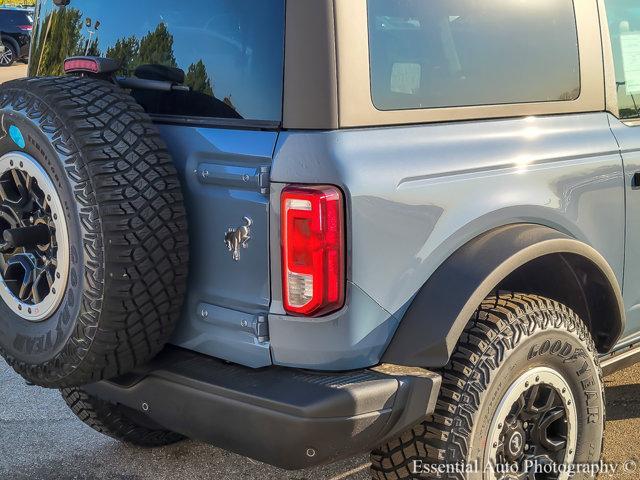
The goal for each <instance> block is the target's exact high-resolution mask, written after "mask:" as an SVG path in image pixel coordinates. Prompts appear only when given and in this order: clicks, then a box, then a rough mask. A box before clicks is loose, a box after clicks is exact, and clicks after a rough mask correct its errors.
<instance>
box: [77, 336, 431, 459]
mask: <svg viewBox="0 0 640 480" xmlns="http://www.w3.org/2000/svg"><path fill="white" fill-rule="evenodd" d="M440 381H441V378H440V376H439V375H437V374H435V373H431V372H428V371H424V370H419V371H418V370H413V371H411V374H407V372H404V371H402V370H400V371H398V372H397V373H393V374H386V373H381V372H378V371H372V370H360V371H356V372H349V373H344V374H334V373H332V374H329V375H326V374H317V373H309V372H304V371H300V370H292V369H286V368H280V367H267V368H263V369H260V370H255V369H250V368H246V367H241V366H238V365H231V364H228V363H224V362H222V361H219V360H217V359H214V358H212V357H207V356H204V355H200V354H196V353H193V352H190V351H186V350H181V349H176V348H168V349H166V350H165V351H164V352H163V353H162V354H161V355H159V356H158V357H157V358H156V359H155V360H154V361H153V362H152V363H151V364H149V365H148V366H147V367H146V368H145V369H143V370H141V371H138V372H136V373H134V374H129V375H126V376H124V377H121V378H119V379H116V380H114V381H109V382H106V381H104V382H99V383H95V384H92V385H89V386H87V387H85V389H86V390H87V391H88V392H89V393H90V394H92V395H95V396H98V397H100V398H103V399H105V400H108V401H110V402H113V403H119V404H122V405H125V406H127V407H130V408H133V409H136V410H138V411H142V412H145V413H146V415H148V416H149V417H150V419H151V420H152V421H154V422H155V423H157V424H159V425H161V426H162V427H164V428H166V429H169V430H173V431H175V432H178V433H181V434H183V435H185V436H188V437H190V438H193V439H197V440H202V441H206V442H210V443H213V444H215V445H218V446H220V447H222V448H225V449H227V450H232V451H234V452H236V453H239V454H241V455H245V456H248V457H251V458H254V459H256V460H260V461H263V462H266V463H270V464H272V465H276V466H278V467H281V468H287V469H299V468H305V467H309V466H313V465H317V464H320V463H326V462H330V461H334V460H337V459H340V458H344V457H347V456H350V455H353V454H356V453H360V452H364V451H368V450H370V449H372V448H374V447H375V446H377V445H378V444H379V443H381V442H382V441H383V440H385V439H386V438H389V437H392V436H394V435H397V434H399V433H401V432H402V431H404V430H406V429H407V428H409V427H410V426H412V425H414V424H416V423H418V422H420V421H421V420H422V419H423V418H424V417H425V415H427V414H429V413H432V412H433V409H434V407H435V402H436V398H437V395H438V391H439V388H440Z"/></svg>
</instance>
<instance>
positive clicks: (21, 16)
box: [0, 8, 33, 25]
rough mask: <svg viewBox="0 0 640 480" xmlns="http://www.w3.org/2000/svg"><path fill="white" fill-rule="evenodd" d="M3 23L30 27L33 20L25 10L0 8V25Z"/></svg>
mask: <svg viewBox="0 0 640 480" xmlns="http://www.w3.org/2000/svg"><path fill="white" fill-rule="evenodd" d="M4 22H9V23H10V24H13V25H30V24H31V22H33V18H32V17H31V14H30V13H29V12H27V11H25V10H5V9H2V8H0V24H2V23H4Z"/></svg>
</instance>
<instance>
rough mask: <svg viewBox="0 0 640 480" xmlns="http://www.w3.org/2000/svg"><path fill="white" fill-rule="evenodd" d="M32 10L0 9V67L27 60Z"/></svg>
mask: <svg viewBox="0 0 640 480" xmlns="http://www.w3.org/2000/svg"><path fill="white" fill-rule="evenodd" d="M33 15H34V13H33V9H30V8H0V36H1V38H2V45H3V46H4V51H1V52H0V67H8V66H10V65H13V64H14V63H15V62H17V61H19V60H27V59H28V58H29V49H30V47H31V29H32V27H33Z"/></svg>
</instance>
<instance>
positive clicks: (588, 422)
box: [468, 329, 605, 478]
mask: <svg viewBox="0 0 640 480" xmlns="http://www.w3.org/2000/svg"><path fill="white" fill-rule="evenodd" d="M596 362H597V361H596V360H595V357H594V354H593V353H592V352H591V351H590V349H589V347H588V346H587V344H586V342H585V341H584V339H581V338H579V336H578V335H577V334H576V331H575V330H573V331H572V332H570V331H568V330H567V329H550V330H537V331H536V332H535V333H534V334H533V335H531V336H530V337H528V338H526V340H524V341H523V342H522V343H521V344H520V345H518V347H517V348H515V349H513V350H511V351H510V352H509V354H508V356H506V358H505V359H504V361H503V362H502V363H501V365H500V366H499V368H498V369H497V370H496V371H495V372H492V376H493V378H494V379H495V381H493V382H492V383H491V384H490V386H489V389H488V390H487V392H486V394H485V395H484V399H483V400H482V403H481V406H480V409H479V413H478V416H477V419H476V421H475V423H474V431H473V434H472V436H471V439H472V440H471V443H470V446H469V451H468V460H469V462H473V461H476V460H477V461H478V464H479V465H481V466H482V468H485V467H486V465H487V463H488V459H487V458H485V446H486V442H487V438H488V436H489V434H490V432H489V430H490V428H491V423H492V420H493V416H494V414H495V412H496V411H497V410H498V405H499V404H500V402H501V401H502V399H503V398H504V396H505V395H506V392H507V390H508V389H509V387H510V386H511V385H512V384H513V382H514V381H515V380H516V379H517V378H519V377H520V376H521V375H523V374H524V373H526V372H527V371H528V370H531V369H533V368H536V367H547V368H551V369H552V370H554V371H555V372H557V373H559V374H560V375H561V376H562V377H563V379H564V380H565V381H566V382H567V384H568V385H569V386H570V388H571V391H572V393H573V396H574V399H575V402H576V411H577V425H576V427H577V445H576V452H575V459H574V463H577V464H587V463H594V462H598V461H599V460H600V456H601V452H602V441H603V440H602V437H603V432H604V420H605V418H604V415H605V402H604V392H603V388H602V380H601V373H600V368H599V366H598V364H597V363H596ZM477 478H480V477H477ZM574 478H580V477H579V476H576V477H574Z"/></svg>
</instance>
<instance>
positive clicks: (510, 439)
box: [505, 430, 524, 460]
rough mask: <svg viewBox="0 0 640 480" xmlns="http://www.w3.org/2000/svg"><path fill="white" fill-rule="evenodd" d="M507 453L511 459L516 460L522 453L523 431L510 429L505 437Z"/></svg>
mask: <svg viewBox="0 0 640 480" xmlns="http://www.w3.org/2000/svg"><path fill="white" fill-rule="evenodd" d="M505 444H506V446H507V453H508V456H509V457H510V459H511V460H516V459H518V458H520V456H521V455H522V454H523V453H524V433H523V432H522V431H520V430H514V431H512V432H511V433H510V434H509V435H508V436H507V438H506V441H505Z"/></svg>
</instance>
